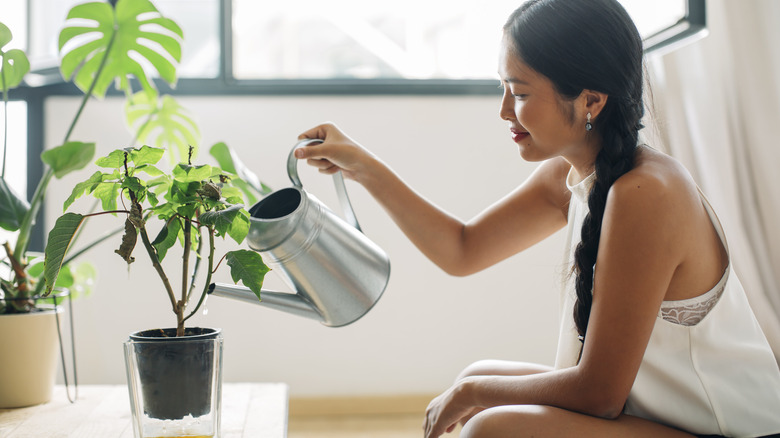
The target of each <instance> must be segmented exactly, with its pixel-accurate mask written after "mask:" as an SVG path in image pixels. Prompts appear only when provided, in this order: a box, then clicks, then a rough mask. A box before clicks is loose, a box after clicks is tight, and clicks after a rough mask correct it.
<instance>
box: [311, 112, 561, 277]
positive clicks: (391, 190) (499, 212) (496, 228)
mask: <svg viewBox="0 0 780 438" xmlns="http://www.w3.org/2000/svg"><path fill="white" fill-rule="evenodd" d="M300 138H320V139H323V140H324V142H323V143H321V144H316V145H311V146H309V147H306V148H302V149H299V150H298V151H297V153H296V156H297V157H298V158H307V159H308V163H309V164H311V165H313V166H315V167H318V168H319V169H320V171H321V172H323V173H326V174H332V173H335V172H337V171H339V170H340V171H342V172H343V174H344V176H345V177H347V178H350V179H353V180H355V181H357V182H358V183H360V184H362V185H363V186H364V187H365V188H366V189H367V190H368V192H369V193H370V194H371V195H372V196H373V197H374V198H375V199H376V200H377V201H378V202H379V203H380V205H382V207H383V208H384V209H385V210H386V211H387V212H388V214H389V215H390V217H391V218H392V219H393V220H394V221H395V223H396V224H398V226H399V227H400V228H401V230H402V231H403V232H404V233H405V234H406V236H407V237H408V238H409V239H410V240H411V241H412V242H413V243H414V244H415V245H416V246H417V248H419V249H420V250H421V251H422V252H423V253H424V254H425V255H426V256H427V257H428V258H429V259H431V260H432V261H433V262H434V263H436V264H437V265H438V266H439V267H440V268H442V269H443V270H444V271H446V272H448V273H450V274H452V275H468V274H471V273H474V272H477V271H480V270H482V269H484V268H486V267H488V266H491V265H493V264H495V263H497V262H499V261H501V260H503V259H505V258H507V257H509V256H511V255H513V254H516V253H517V252H520V251H522V250H524V249H526V248H528V247H530V246H531V245H533V244H535V243H537V242H539V241H541V240H542V239H544V238H545V237H547V236H549V235H550V234H552V233H554V232H555V231H556V230H558V229H560V228H562V227H563V226H564V225H565V224H566V208H567V206H566V202H567V201H568V197H567V196H566V187H565V183H564V179H565V175H566V172H567V171H568V168H569V166H568V164H567V163H566V162H565V161H563V160H561V159H557V160H551V161H550V162H547V163H543V164H542V165H541V166H540V167H539V168H538V169H537V170H536V171H535V172H534V174H533V175H531V177H529V179H528V180H527V181H526V182H525V183H524V184H522V185H521V186H520V187H518V188H517V189H516V190H515V191H514V192H512V193H510V194H509V195H508V196H506V197H505V198H504V199H501V200H500V201H498V202H497V203H496V204H494V205H492V206H491V207H489V208H488V209H486V210H485V211H484V212H483V213H481V214H480V215H478V216H477V217H475V218H474V219H472V220H471V221H469V222H468V223H464V222H462V221H461V220H459V219H457V218H455V217H453V216H451V215H450V214H448V213H447V212H445V211H443V210H441V209H439V208H438V207H437V206H436V205H434V204H433V203H431V202H430V201H428V200H427V199H425V198H424V197H422V196H421V195H419V194H418V193H417V192H415V191H414V190H412V188H411V187H409V186H408V185H407V184H406V183H404V182H403V181H402V180H401V178H400V177H399V176H398V175H396V174H395V173H394V172H393V171H392V169H390V167H388V166H387V165H386V164H384V163H383V162H382V161H381V160H380V159H378V158H377V157H376V156H374V155H372V154H371V153H369V152H368V151H366V150H365V149H363V148H362V147H361V146H360V145H359V144H357V143H356V142H355V141H354V140H352V139H351V138H349V137H348V136H346V135H345V134H344V133H343V132H341V131H340V130H339V129H338V128H337V127H336V126H335V125H333V124H325V125H321V126H318V127H316V128H313V129H311V130H309V131H307V132H305V133H303V134H302V135H301V136H300Z"/></svg>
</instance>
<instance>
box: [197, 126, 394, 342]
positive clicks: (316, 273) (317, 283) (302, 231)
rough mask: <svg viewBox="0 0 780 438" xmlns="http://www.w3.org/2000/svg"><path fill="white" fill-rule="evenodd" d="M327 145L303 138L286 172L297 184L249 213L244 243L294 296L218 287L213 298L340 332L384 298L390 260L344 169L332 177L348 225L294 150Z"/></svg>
mask: <svg viewBox="0 0 780 438" xmlns="http://www.w3.org/2000/svg"><path fill="white" fill-rule="evenodd" d="M321 142H322V140H303V141H300V142H298V143H297V144H296V145H295V146H294V147H293V149H292V151H290V155H289V157H288V158H287V174H288V176H289V177H290V180H291V181H292V183H293V187H288V188H284V189H281V190H277V191H276V192H273V193H271V194H270V195H268V196H266V197H265V198H263V199H262V200H261V201H260V202H258V203H257V204H255V205H254V206H252V208H250V209H249V213H250V214H251V218H250V225H249V234H248V235H247V243H248V245H249V247H250V248H251V249H253V250H255V251H258V252H260V253H261V254H262V256H263V258H264V259H265V260H266V262H267V263H268V264H269V265H270V266H271V267H272V268H273V269H274V270H275V271H276V272H278V273H280V274H281V275H282V276H283V277H285V279H286V280H288V284H291V285H292V286H293V288H294V289H295V292H296V293H285V292H274V291H267V290H265V289H263V290H262V291H261V294H260V296H261V300H258V299H257V296H256V295H255V294H254V293H253V292H252V291H251V290H250V289H249V288H246V287H243V286H237V285H233V284H223V283H214V284H213V285H212V286H211V290H210V291H209V293H210V294H211V295H216V296H222V297H228V298H234V299H238V300H241V301H245V302H250V303H252V304H258V305H261V306H265V307H270V308H273V309H277V310H282V311H284V312H288V313H292V314H295V315H299V316H305V317H307V318H312V319H315V320H317V321H320V322H321V323H322V324H324V325H326V326H329V327H339V326H343V325H347V324H349V323H352V322H354V321H357V320H358V319H360V317H362V316H363V315H365V314H366V312H368V311H369V310H370V309H371V308H372V307H373V306H374V304H376V302H377V301H378V300H379V297H380V296H382V292H384V290H385V287H386V286H387V282H388V281H389V279H390V259H389V258H388V257H387V254H385V252H384V251H383V250H382V249H381V248H380V247H379V246H377V245H376V244H375V243H374V242H372V241H371V240H369V239H368V238H367V237H366V236H365V235H364V234H363V233H362V231H361V230H360V225H359V224H358V222H357V218H356V217H355V212H354V211H353V210H352V205H351V204H350V202H349V197H348V196H347V189H346V187H345V186H344V177H343V176H342V175H341V172H338V173H336V174H334V175H333V180H334V183H335V185H336V192H337V194H338V197H339V202H340V203H341V207H342V209H343V211H344V216H345V218H346V220H347V221H349V224H348V223H347V222H345V221H344V220H342V219H341V218H340V217H338V216H337V215H336V214H334V213H333V211H331V210H330V209H329V208H328V207H326V206H325V205H323V204H322V203H321V202H320V201H319V200H317V198H315V197H314V196H312V195H311V194H309V193H307V192H306V191H304V190H303V185H302V184H301V180H300V179H299V178H298V167H297V165H298V159H297V158H295V150H296V149H298V148H301V147H305V146H307V145H309V144H313V143H321Z"/></svg>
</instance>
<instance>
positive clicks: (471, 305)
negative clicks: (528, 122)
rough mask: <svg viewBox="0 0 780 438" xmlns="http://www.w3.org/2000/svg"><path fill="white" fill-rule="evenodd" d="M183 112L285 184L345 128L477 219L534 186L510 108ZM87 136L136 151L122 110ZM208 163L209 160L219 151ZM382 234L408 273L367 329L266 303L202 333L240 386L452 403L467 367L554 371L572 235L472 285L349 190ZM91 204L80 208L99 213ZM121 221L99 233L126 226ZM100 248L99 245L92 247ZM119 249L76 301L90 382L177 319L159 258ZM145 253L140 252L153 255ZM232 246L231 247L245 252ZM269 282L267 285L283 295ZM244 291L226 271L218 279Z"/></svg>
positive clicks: (234, 311) (391, 104)
mask: <svg viewBox="0 0 780 438" xmlns="http://www.w3.org/2000/svg"><path fill="white" fill-rule="evenodd" d="M179 101H180V102H181V103H182V104H183V105H184V106H185V107H187V108H189V109H190V110H191V111H192V112H193V113H194V114H195V115H196V118H197V119H198V122H199V124H200V128H201V131H202V135H203V144H204V145H206V146H207V147H208V146H210V145H212V144H213V143H215V142H217V141H225V142H227V143H228V144H229V145H231V146H232V147H234V148H235V149H237V150H238V152H239V154H240V156H241V157H242V159H243V160H244V161H245V162H246V163H247V164H248V166H249V167H250V168H252V169H253V170H254V171H255V172H256V173H257V174H258V175H259V176H260V177H261V179H263V180H264V181H265V182H266V183H268V184H269V185H271V186H272V187H274V188H282V187H286V186H287V185H289V181H288V180H287V176H286V171H285V161H286V157H287V153H288V151H289V149H290V148H291V146H292V145H293V144H294V143H295V141H296V137H297V135H298V134H299V133H300V132H302V131H304V130H306V129H308V128H309V127H311V126H314V125H315V124H317V123H319V122H322V121H326V120H331V121H334V122H336V123H337V124H339V125H340V126H341V127H342V128H344V129H345V130H346V131H347V132H348V133H350V134H351V136H352V137H353V138H355V139H357V140H358V141H360V142H361V143H362V144H364V145H365V146H366V147H368V148H369V149H371V150H372V151H374V152H375V153H376V154H377V155H379V156H380V157H382V158H383V159H384V160H385V161H386V162H387V163H389V164H390V165H391V166H392V167H393V168H394V169H395V170H396V171H397V172H398V173H399V174H400V175H401V176H402V177H404V178H405V179H406V180H407V182H409V183H410V184H411V185H412V186H413V187H415V188H416V189H417V190H418V191H419V192H420V193H422V194H423V195H425V196H426V197H428V198H429V199H431V200H433V202H435V203H437V204H438V205H440V206H441V207H443V208H444V209H446V210H448V211H450V212H451V213H453V214H455V215H457V216H458V217H460V218H462V219H464V220H468V219H469V218H471V217H472V216H473V215H475V214H477V213H478V212H479V211H480V210H481V209H483V208H485V207H486V206H488V205H490V204H491V203H493V202H495V201H496V200H497V199H499V198H500V197H502V196H503V195H504V194H506V193H507V192H509V191H510V190H512V189H513V188H514V187H515V186H517V185H518V184H519V183H520V182H522V181H523V180H524V179H525V178H526V177H527V176H528V175H529V173H530V172H531V171H532V170H533V168H534V167H535V165H534V164H529V163H524V162H523V161H522V160H521V159H520V157H519V155H518V152H517V149H516V147H515V145H514V143H512V141H511V140H510V139H509V134H508V130H507V128H506V126H505V124H504V123H503V122H502V121H501V120H500V119H499V118H498V104H499V101H498V97H484V96H480V97H463V96H453V97H401V96H398V97H396V96H393V97H376V96H368V97H306V96H304V97H190V98H180V99H179ZM78 103H79V99H78V98H76V97H58V98H50V99H48V100H47V102H46V123H45V126H46V144H47V145H48V146H53V145H56V144H59V142H61V141H62V137H63V136H64V133H65V131H66V130H67V123H68V122H69V120H70V117H71V114H73V113H74V111H75V109H76V107H77V105H78ZM73 138H74V139H78V140H82V141H96V142H97V143H98V152H97V153H98V156H102V155H105V154H106V153H108V151H110V150H112V149H114V148H118V147H124V146H126V142H128V141H130V135H129V134H128V133H127V130H126V129H125V127H124V125H123V115H122V103H121V101H120V100H117V99H107V100H106V101H92V102H90V103H89V104H88V105H87V108H86V112H85V114H84V117H83V119H82V121H81V122H80V123H79V125H78V127H77V128H76V131H75V133H74V135H73ZM201 157H202V158H203V159H206V158H207V157H208V155H207V153H206V149H205V148H203V150H202V153H201ZM300 169H301V170H300V173H301V179H302V181H303V184H304V187H305V188H306V189H307V190H309V191H311V192H312V193H314V194H316V195H317V197H318V198H320V199H321V200H323V202H325V203H326V204H328V205H330V206H331V207H333V208H334V209H335V207H336V205H337V204H336V200H335V194H334V189H333V186H332V184H331V182H330V179H329V178H328V177H325V176H321V175H319V174H318V173H316V172H315V171H313V170H312V169H310V168H307V167H306V166H303V165H301V166H300ZM94 170H95V168H94V167H92V166H90V167H89V168H88V170H84V171H82V172H80V173H78V174H75V175H71V176H68V177H66V180H65V181H64V182H63V183H58V182H55V183H54V184H53V185H52V186H53V187H52V189H51V192H50V195H49V198H48V200H47V212H46V220H47V223H48V224H53V221H54V219H55V218H56V217H57V216H58V215H59V214H61V211H62V208H61V205H62V201H63V200H64V199H65V198H66V197H67V196H68V195H69V193H70V188H71V187H72V185H73V184H74V183H75V182H77V181H81V180H83V179H86V177H87V176H88V175H89V174H90V173H92V172H94ZM347 186H348V190H349V192H350V196H351V198H352V203H353V205H354V207H355V210H356V213H357V216H358V219H359V220H360V221H361V225H362V226H363V228H364V231H365V232H366V234H367V235H368V236H369V237H370V238H371V239H373V240H374V241H375V242H377V243H378V244H379V245H380V246H381V247H383V248H384V249H385V250H386V251H387V252H388V254H389V255H390V258H391V261H392V276H391V280H390V284H389V286H388V289H387V290H386V292H385V294H384V296H383V297H382V299H381V300H380V301H379V303H378V304H377V306H376V307H375V308H374V309H373V310H372V311H371V312H369V313H368V314H367V315H366V316H365V317H363V318H362V319H361V320H359V321H357V322H356V323H354V324H352V325H350V326H347V327H343V328H328V327H325V326H321V325H319V324H318V323H316V322H313V321H311V320H308V319H303V318H299V317H295V316H291V315H288V314H284V313H281V312H276V311H273V310H268V309H265V308H262V307H256V306H251V305H243V304H240V303H239V302H236V301H231V300H227V299H220V298H213V299H210V300H209V301H208V304H207V306H206V308H207V310H208V314H206V315H202V314H201V315H198V316H197V317H196V318H193V319H195V321H194V323H193V325H201V326H210V327H221V328H222V329H223V332H224V337H225V358H224V379H225V381H228V382H232V381H283V382H287V383H288V384H289V385H290V389H291V393H292V395H293V396H341V395H365V394H372V395H376V394H379V395H391V394H414V393H423V394H424V393H436V392H439V391H441V390H443V389H445V388H446V387H447V386H448V385H449V384H450V383H451V382H452V379H453V378H454V377H455V375H456V374H457V373H458V372H459V371H460V370H461V369H462V368H463V367H464V366H466V365H467V364H469V363H470V362H472V361H475V360H478V359H481V358H502V359H513V360H523V361H534V362H541V363H547V364H551V363H552V361H553V359H554V352H555V344H556V338H557V330H556V326H557V311H556V306H557V281H558V279H559V276H560V275H561V272H562V270H563V268H562V266H561V260H562V257H561V250H562V244H563V242H562V240H563V239H562V238H561V235H560V234H558V235H556V236H553V237H552V238H551V239H548V240H547V241H545V242H543V243H541V244H539V245H537V246H535V247H533V248H531V249H529V250H528V251H526V252H525V253H523V254H519V255H517V256H515V257H513V258H511V259H509V260H507V261H505V262H503V263H500V264H499V265H497V266H494V267H492V268H490V269H487V270H486V271H484V272H481V273H479V274H476V275H473V276H470V277H467V278H454V277H450V276H448V275H447V274H445V273H443V272H441V271H440V270H439V269H438V268H437V267H436V266H434V265H433V264H432V263H431V262H429V261H428V260H427V259H425V258H424V257H423V256H422V255H421V254H420V253H419V252H418V251H417V250H416V248H414V246H413V245H412V244H411V243H409V241H407V240H406V239H405V237H404V236H403V235H402V233H401V232H400V231H399V230H398V229H397V228H396V227H395V225H394V224H393V223H392V222H391V221H390V220H389V219H388V217H387V216H386V215H385V214H384V212H383V211H382V209H381V208H380V207H379V206H378V204H376V203H375V202H374V200H373V199H372V198H371V197H370V196H369V195H368V194H367V192H365V190H363V189H362V187H360V186H359V185H357V184H355V183H353V182H348V183H347ZM86 208H87V207H86V204H85V203H78V204H77V205H74V207H72V208H71V211H80V212H85V209H86ZM121 222H122V220H120V219H118V218H109V219H108V220H103V219H98V220H95V221H93V222H92V223H91V224H90V226H89V230H90V232H91V233H92V234H97V233H99V231H98V230H102V229H108V228H113V227H116V226H118V225H121ZM85 240H86V239H85ZM115 240H116V241H115V242H112V243H110V244H104V245H102V246H101V247H99V248H97V249H95V250H93V251H92V252H91V253H89V254H88V255H87V256H86V257H87V258H88V259H89V260H91V261H92V262H93V263H94V264H95V265H96V267H97V269H98V270H99V276H100V277H99V279H98V282H97V284H96V286H95V292H94V293H93V294H92V296H90V297H88V298H86V299H81V300H78V301H77V302H76V303H75V311H74V315H75V318H74V321H75V325H76V347H77V356H78V368H79V379H80V382H82V383H123V382H124V379H125V377H124V362H123V357H122V346H121V344H122V342H123V341H125V340H126V339H127V335H128V334H129V333H130V332H132V331H135V330H139V329H145V328H153V327H160V326H166V327H167V326H171V325H173V323H174V321H175V319H174V315H173V314H172V313H171V312H170V310H169V307H168V306H169V304H168V299H167V297H166V294H165V293H164V291H163V289H162V285H161V284H160V281H159V279H158V278H157V277H156V276H155V275H154V273H153V269H152V268H151V265H150V264H149V262H148V260H147V259H146V258H144V257H145V254H143V253H142V252H141V251H140V248H139V251H137V253H136V258H137V261H136V262H135V263H134V264H133V265H132V270H131V272H130V274H128V270H127V267H126V266H125V264H124V262H123V261H122V260H121V259H120V258H119V256H117V255H116V254H114V253H113V250H114V249H115V248H116V247H118V245H119V243H118V242H119V237H117V238H116V239H115ZM139 246H140V244H139ZM234 248H235V244H234V243H233V242H225V243H224V244H222V245H221V248H220V249H221V250H222V251H223V252H224V250H229V249H234ZM271 277H273V275H269V279H268V281H267V284H269V285H271V286H276V287H282V286H280V285H281V283H280V282H279V280H278V279H277V278H271ZM217 278H218V280H219V281H223V282H229V281H230V279H229V273H228V269H227V267H226V266H223V267H222V268H221V269H220V270H219V271H218V272H217Z"/></svg>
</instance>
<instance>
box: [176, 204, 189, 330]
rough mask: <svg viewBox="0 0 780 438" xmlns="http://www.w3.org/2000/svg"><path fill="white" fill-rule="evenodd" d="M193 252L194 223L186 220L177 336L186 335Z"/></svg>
mask: <svg viewBox="0 0 780 438" xmlns="http://www.w3.org/2000/svg"><path fill="white" fill-rule="evenodd" d="M191 250H192V222H190V220H189V219H188V218H184V253H183V254H182V256H181V259H182V263H181V265H182V266H181V301H179V304H178V306H177V311H176V319H177V322H178V324H177V327H176V336H183V335H184V309H185V307H187V277H188V276H189V270H190V251H191Z"/></svg>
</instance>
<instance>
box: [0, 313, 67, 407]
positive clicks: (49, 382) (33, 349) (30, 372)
mask: <svg viewBox="0 0 780 438" xmlns="http://www.w3.org/2000/svg"><path fill="white" fill-rule="evenodd" d="M62 309H63V308H62V307H58V308H57V310H56V312H57V313H60V314H61V313H62ZM61 319H62V315H60V320H61ZM59 350H60V347H59V337H58V336H57V315H56V314H55V311H54V310H43V311H38V312H32V313H22V314H13V315H0V352H2V354H0V370H1V371H0V408H19V407H23V406H32V405H37V404H41V403H46V402H48V401H49V400H51V394H52V389H53V387H54V381H55V379H56V374H57V359H58V357H59Z"/></svg>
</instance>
